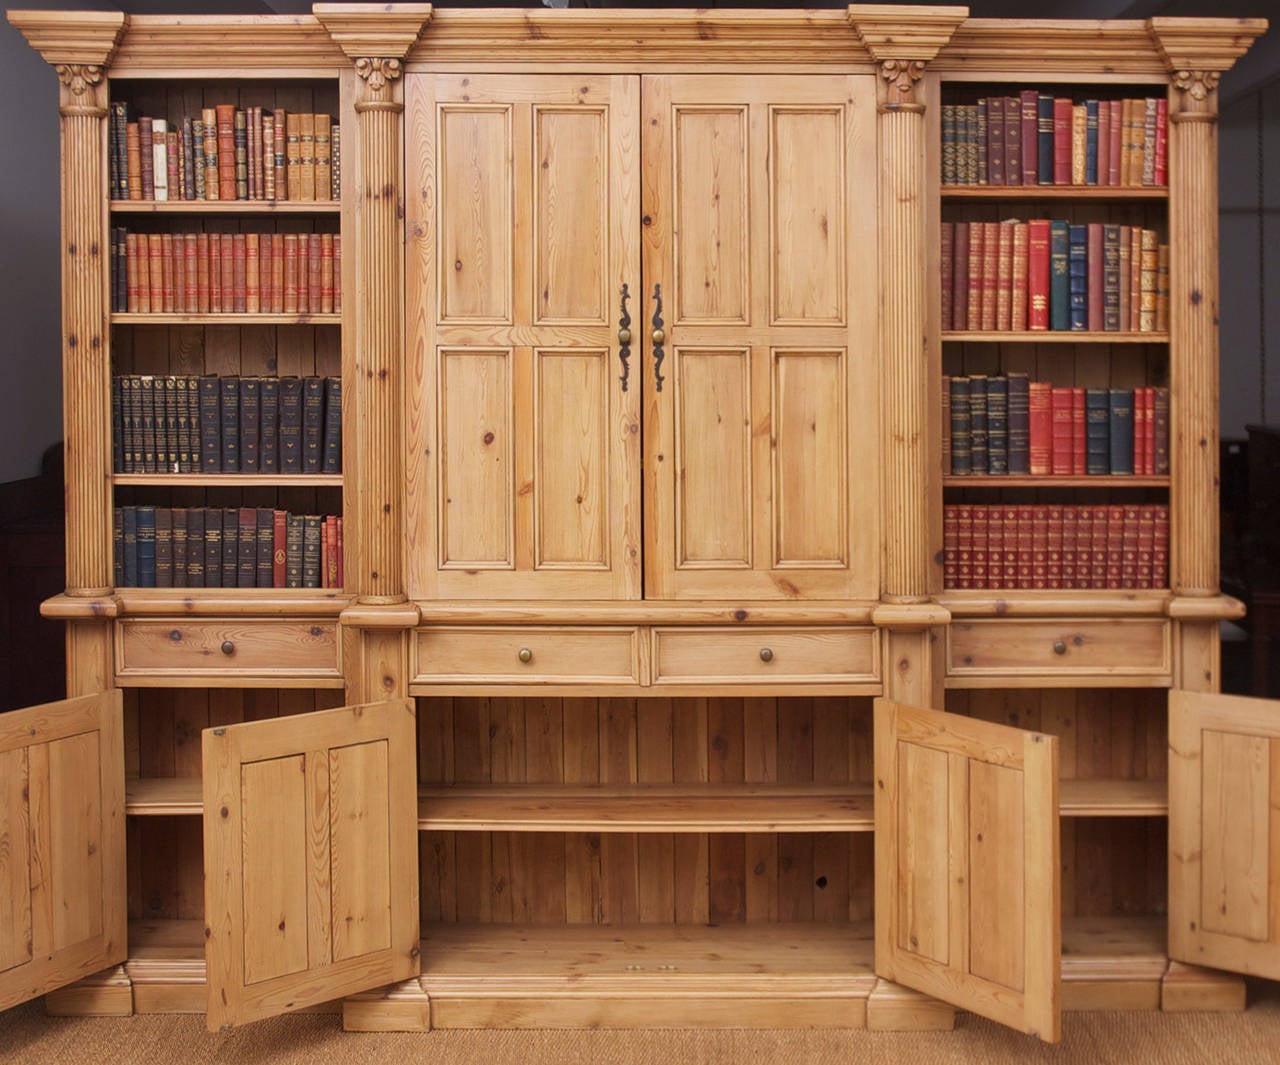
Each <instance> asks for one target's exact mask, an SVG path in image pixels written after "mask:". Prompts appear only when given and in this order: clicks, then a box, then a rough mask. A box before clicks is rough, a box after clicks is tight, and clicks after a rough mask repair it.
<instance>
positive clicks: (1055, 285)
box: [1049, 220, 1071, 331]
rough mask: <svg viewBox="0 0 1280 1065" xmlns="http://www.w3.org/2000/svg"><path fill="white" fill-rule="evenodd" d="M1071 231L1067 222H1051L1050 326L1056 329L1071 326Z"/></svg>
mask: <svg viewBox="0 0 1280 1065" xmlns="http://www.w3.org/2000/svg"><path fill="white" fill-rule="evenodd" d="M1069 231H1070V227H1069V226H1068V224H1067V223H1066V222H1062V221H1058V220H1054V221H1053V222H1050V223H1049V327H1050V328H1051V329H1053V330H1055V331H1062V330H1065V329H1069V328H1070V327H1071V275H1070V247H1071V245H1070V234H1069Z"/></svg>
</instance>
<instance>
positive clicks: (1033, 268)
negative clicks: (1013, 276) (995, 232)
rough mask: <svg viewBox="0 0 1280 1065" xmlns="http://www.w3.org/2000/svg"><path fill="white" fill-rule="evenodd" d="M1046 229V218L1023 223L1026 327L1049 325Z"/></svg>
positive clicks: (1048, 226) (1049, 260) (1048, 227)
mask: <svg viewBox="0 0 1280 1065" xmlns="http://www.w3.org/2000/svg"><path fill="white" fill-rule="evenodd" d="M1050 230H1051V223H1050V222H1049V220H1048V219H1047V218H1035V219H1032V220H1031V221H1030V222H1028V223H1027V328H1028V329H1031V330H1033V331H1039V330H1045V329H1048V328H1049V296H1050V289H1051V287H1052V285H1051V276H1052V269H1051V268H1052V256H1051V254H1050V250H1049V244H1050Z"/></svg>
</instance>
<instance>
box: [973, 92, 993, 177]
mask: <svg viewBox="0 0 1280 1065" xmlns="http://www.w3.org/2000/svg"><path fill="white" fill-rule="evenodd" d="M974 113H975V126H974V134H975V135H974V168H975V173H976V175H977V180H976V181H975V184H977V185H987V184H990V182H991V171H990V169H989V165H990V160H989V159H988V158H987V141H988V138H989V136H990V132H989V131H988V129H987V119H988V115H987V101H986V100H979V101H978V103H977V106H976V108H975V112H974Z"/></svg>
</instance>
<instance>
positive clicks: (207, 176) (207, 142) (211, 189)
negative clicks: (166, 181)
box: [200, 107, 222, 200]
mask: <svg viewBox="0 0 1280 1065" xmlns="http://www.w3.org/2000/svg"><path fill="white" fill-rule="evenodd" d="M200 117H201V120H202V121H203V123H204V198H205V199H206V200H218V199H221V198H222V197H221V192H222V190H221V187H220V182H221V177H220V167H219V159H220V153H219V149H218V112H217V110H216V108H212V107H206V108H203V109H202V110H201V112H200Z"/></svg>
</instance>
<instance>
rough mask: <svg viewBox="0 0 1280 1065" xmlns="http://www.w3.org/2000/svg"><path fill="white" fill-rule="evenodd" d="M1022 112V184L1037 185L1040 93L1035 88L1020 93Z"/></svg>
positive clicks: (1038, 179) (1038, 178) (1019, 99)
mask: <svg viewBox="0 0 1280 1065" xmlns="http://www.w3.org/2000/svg"><path fill="white" fill-rule="evenodd" d="M1018 102H1019V105H1020V107H1019V111H1020V114H1021V121H1020V123H1019V125H1020V126H1021V168H1022V184H1024V185H1036V184H1039V181H1040V172H1039V158H1038V155H1039V143H1038V138H1039V114H1038V106H1039V94H1038V93H1037V92H1036V91H1035V89H1023V90H1022V91H1021V93H1020V94H1019V98H1018Z"/></svg>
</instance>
